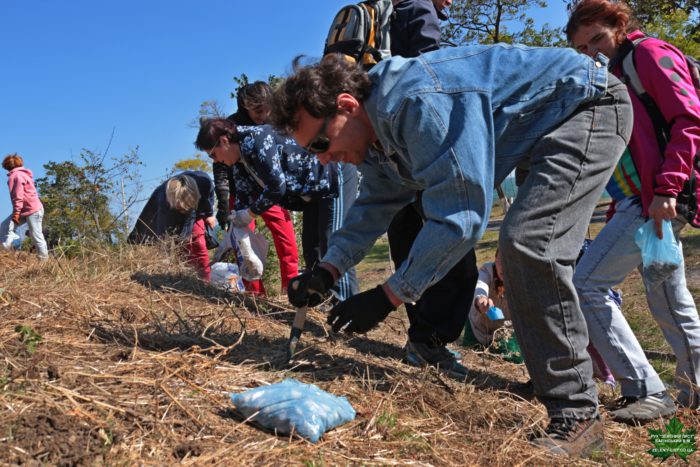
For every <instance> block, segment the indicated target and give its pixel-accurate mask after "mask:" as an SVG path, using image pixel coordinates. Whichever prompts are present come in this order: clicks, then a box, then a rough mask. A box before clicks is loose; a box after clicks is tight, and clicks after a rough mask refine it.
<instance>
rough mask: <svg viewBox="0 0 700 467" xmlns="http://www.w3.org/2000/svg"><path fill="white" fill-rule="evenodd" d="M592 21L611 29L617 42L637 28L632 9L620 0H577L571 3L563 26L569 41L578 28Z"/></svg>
mask: <svg viewBox="0 0 700 467" xmlns="http://www.w3.org/2000/svg"><path fill="white" fill-rule="evenodd" d="M593 23H602V24H604V25H606V26H608V27H610V28H611V29H613V30H614V31H615V40H616V42H617V43H618V44H621V43H622V42H624V40H625V38H626V37H627V33H629V32H631V31H634V30H635V29H637V28H638V26H637V22H636V20H635V19H634V15H633V13H632V9H631V8H630V7H629V5H627V4H626V3H625V2H624V1H622V0H579V1H578V2H577V3H575V4H574V5H573V8H572V10H571V14H570V15H569V21H568V22H567V23H566V27H565V28H564V32H565V33H566V37H567V39H568V40H569V42H571V38H572V37H573V35H574V34H576V31H578V28H580V27H581V26H587V25H590V24H593Z"/></svg>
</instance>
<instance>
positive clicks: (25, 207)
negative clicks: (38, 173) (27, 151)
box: [0, 154, 49, 260]
mask: <svg viewBox="0 0 700 467" xmlns="http://www.w3.org/2000/svg"><path fill="white" fill-rule="evenodd" d="M22 163H23V162H22V158H21V157H20V156H18V155H17V154H10V155H9V156H7V157H5V159H3V161H2V168H3V169H5V170H7V172H8V173H7V185H8V186H9V187H10V199H11V200H12V215H10V216H9V217H8V218H7V219H5V220H4V221H3V222H2V224H0V243H1V244H2V246H3V247H4V248H6V249H9V248H11V247H12V241H13V240H14V239H15V238H16V234H15V229H16V228H17V227H18V226H20V225H22V224H24V223H25V222H26V223H27V225H28V226H29V236H30V237H31V238H32V241H33V242H34V246H36V249H37V252H38V253H39V258H41V259H42V260H44V259H47V258H48V257H49V252H48V248H47V247H46V240H44V233H43V232H42V231H41V221H42V219H43V218H44V206H43V205H42V204H41V201H40V200H39V196H38V195H37V193H36V187H35V186H34V179H33V178H32V171H31V170H29V169H25V168H24V167H23V166H22Z"/></svg>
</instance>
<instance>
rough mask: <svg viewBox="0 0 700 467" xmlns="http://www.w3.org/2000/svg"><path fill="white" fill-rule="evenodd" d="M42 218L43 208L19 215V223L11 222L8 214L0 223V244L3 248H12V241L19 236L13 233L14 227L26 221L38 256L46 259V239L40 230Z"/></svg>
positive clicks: (47, 252) (47, 253)
mask: <svg viewBox="0 0 700 467" xmlns="http://www.w3.org/2000/svg"><path fill="white" fill-rule="evenodd" d="M43 219H44V208H41V209H39V210H38V211H37V212H35V213H32V214H30V215H28V216H24V217H21V218H20V219H19V224H16V225H15V223H14V222H12V216H8V217H7V218H6V219H5V220H4V221H2V223H0V244H2V246H3V248H5V249H10V248H12V242H14V241H15V240H16V239H18V238H19V236H18V235H17V234H16V233H15V229H16V228H17V227H19V226H20V225H22V224H24V223H25V222H26V223H27V224H28V227H29V236H30V237H31V239H32V241H33V242H34V246H36V250H37V253H38V254H39V258H41V259H47V258H48V257H49V250H48V247H47V245H46V240H45V239H44V232H42V221H43Z"/></svg>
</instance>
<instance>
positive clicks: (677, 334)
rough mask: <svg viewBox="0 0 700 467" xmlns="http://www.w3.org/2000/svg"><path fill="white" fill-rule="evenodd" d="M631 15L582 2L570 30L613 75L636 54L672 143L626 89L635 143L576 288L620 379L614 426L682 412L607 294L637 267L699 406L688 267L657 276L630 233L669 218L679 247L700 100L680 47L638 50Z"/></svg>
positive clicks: (684, 391)
mask: <svg viewBox="0 0 700 467" xmlns="http://www.w3.org/2000/svg"><path fill="white" fill-rule="evenodd" d="M631 16H632V11H631V9H630V8H629V6H627V5H626V4H625V3H624V2H623V1H610V0H581V1H579V2H578V3H577V4H576V6H575V8H574V10H573V11H572V13H571V16H570V18H569V22H568V24H567V26H566V34H567V36H568V38H569V41H570V42H571V43H572V45H573V46H574V47H575V48H576V49H577V50H579V51H580V52H581V53H584V54H586V55H589V56H595V55H596V54H598V53H602V54H604V55H606V56H608V57H609V58H610V63H609V68H610V71H611V72H612V73H613V74H614V75H616V76H618V77H620V76H622V75H623V70H622V62H623V59H624V58H625V57H626V56H628V55H627V54H630V53H631V54H634V55H633V59H634V63H635V69H636V71H637V74H638V75H639V79H640V81H641V83H642V86H643V88H644V89H645V90H646V93H647V95H648V96H649V97H650V98H651V99H652V100H653V102H654V103H655V105H656V106H657V107H658V110H659V111H660V113H661V115H662V116H663V120H664V126H668V128H669V130H670V131H669V133H668V135H669V137H668V139H664V140H657V136H656V135H657V132H656V130H657V128H656V126H655V124H654V120H653V119H652V117H651V116H650V114H649V112H648V111H647V109H646V107H645V105H644V103H643V102H642V100H641V99H640V98H639V96H637V95H636V93H635V91H634V89H633V88H632V86H631V85H630V84H628V86H627V87H628V91H629V94H630V98H631V100H632V108H633V110H634V126H633V129H632V137H631V139H630V143H629V146H628V148H627V150H626V151H625V153H624V154H623V155H622V158H621V159H620V162H619V163H618V166H617V168H616V169H615V171H614V172H613V177H612V178H611V180H610V183H609V184H608V186H607V187H606V189H607V191H608V193H609V194H610V196H611V197H612V198H613V200H614V201H615V210H614V213H613V214H612V216H611V217H610V219H609V222H608V223H607V224H606V225H605V227H604V228H603V230H602V231H601V232H600V233H599V234H598V236H597V237H596V238H595V240H594V241H593V243H592V244H591V245H590V247H589V248H588V251H587V252H586V254H585V255H584V256H583V257H582V258H581V262H580V263H579V264H578V266H577V267H576V272H575V274H574V284H575V285H576V289H577V292H578V295H579V299H580V302H581V310H582V311H583V314H584V316H585V318H586V322H587V324H588V332H589V337H590V341H591V343H592V344H593V345H595V347H596V349H598V351H599V352H600V354H601V355H602V357H603V359H604V360H605V361H606V363H607V364H608V365H609V366H610V369H611V370H612V373H613V375H614V376H615V378H616V379H617V380H618V381H619V382H620V388H621V392H622V396H623V397H622V398H621V399H620V400H619V401H618V404H617V406H616V407H615V409H614V410H612V411H611V412H610V414H611V415H612V417H613V419H615V420H617V421H621V422H625V423H645V422H649V421H652V420H655V419H658V418H659V417H661V416H670V415H671V414H673V413H674V412H675V411H676V407H675V404H674V401H673V399H672V398H671V397H670V395H669V394H668V392H667V391H666V387H665V385H664V383H663V381H662V380H661V378H659V375H658V374H657V372H656V371H655V370H654V368H653V367H652V366H651V365H650V364H649V361H648V360H647V358H646V356H645V355H644V350H643V349H642V347H641V346H640V344H639V342H638V341H637V339H636V337H635V335H634V333H633V332H632V329H631V328H630V326H629V324H628V323H627V320H626V319H625V317H624V316H623V314H622V312H621V310H620V307H619V306H617V305H616V304H615V303H614V302H613V301H612V300H610V299H609V298H608V296H607V290H608V288H609V287H613V286H615V285H617V284H619V283H620V282H622V281H623V280H624V278H625V276H627V274H629V273H630V272H631V271H632V270H634V269H635V268H636V269H639V270H640V271H641V272H642V279H643V280H644V285H645V289H646V296H647V303H648V305H649V310H650V311H651V314H652V316H653V317H654V319H655V320H656V322H657V323H658V324H659V326H660V328H661V331H662V332H663V334H664V337H665V338H666V340H667V341H668V343H669V345H670V346H671V348H672V349H673V352H674V354H675V356H676V360H677V365H676V374H675V383H676V386H677V387H678V389H679V390H680V391H679V393H678V396H677V398H676V401H677V403H678V405H680V406H681V407H689V408H696V407H698V405H700V389H698V388H699V386H698V385H699V384H700V318H698V312H697V308H696V306H695V302H694V300H693V296H692V295H691V293H690V291H689V290H688V286H687V285H686V279H685V266H684V264H683V262H682V261H681V264H680V267H679V268H678V269H677V270H676V271H674V272H673V273H672V274H671V275H670V276H669V277H668V278H667V279H666V280H664V281H663V282H660V283H659V282H657V281H654V280H652V278H651V277H650V276H648V274H646V273H645V272H644V271H643V270H642V269H641V268H640V265H641V263H642V260H641V250H640V248H639V247H638V246H637V245H636V243H635V241H634V236H635V232H636V231H637V230H638V229H639V227H641V226H642V225H643V224H644V223H646V221H647V219H653V221H654V223H655V225H656V230H657V236H658V237H659V238H662V232H661V225H662V222H665V221H671V223H672V226H673V233H674V236H675V237H676V240H678V243H679V245H680V238H679V234H680V231H681V230H682V229H683V227H684V226H685V224H686V221H685V218H683V217H682V216H679V215H678V213H677V212H676V197H677V196H678V194H679V193H680V192H681V190H682V188H683V184H684V182H685V181H686V180H688V178H689V177H690V174H691V169H692V160H693V157H694V156H695V154H697V153H698V149H699V148H700V98H698V95H697V93H696V91H695V87H694V85H693V81H692V78H691V74H690V70H689V68H688V65H687V62H686V59H685V57H684V55H683V53H681V52H680V51H679V50H678V49H676V48H675V47H674V46H672V45H671V44H669V43H667V42H664V41H662V40H659V39H656V38H652V37H649V38H647V39H645V40H643V41H642V42H638V43H637V45H636V46H633V44H634V41H635V40H637V39H640V38H643V37H645V36H644V34H643V33H642V32H641V31H639V30H637V28H636V27H635V26H634V21H633V19H632V17H631ZM659 126H660V125H659Z"/></svg>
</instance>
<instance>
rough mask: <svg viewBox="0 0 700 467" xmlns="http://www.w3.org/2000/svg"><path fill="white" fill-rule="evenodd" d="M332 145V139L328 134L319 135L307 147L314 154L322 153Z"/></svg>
mask: <svg viewBox="0 0 700 467" xmlns="http://www.w3.org/2000/svg"><path fill="white" fill-rule="evenodd" d="M329 146H330V140H329V139H328V137H327V136H319V137H318V138H316V139H315V140H313V141H312V142H311V144H309V146H308V147H307V148H306V149H307V151H309V152H310V153H312V154H321V153H324V152H326V151H328V147H329Z"/></svg>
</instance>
